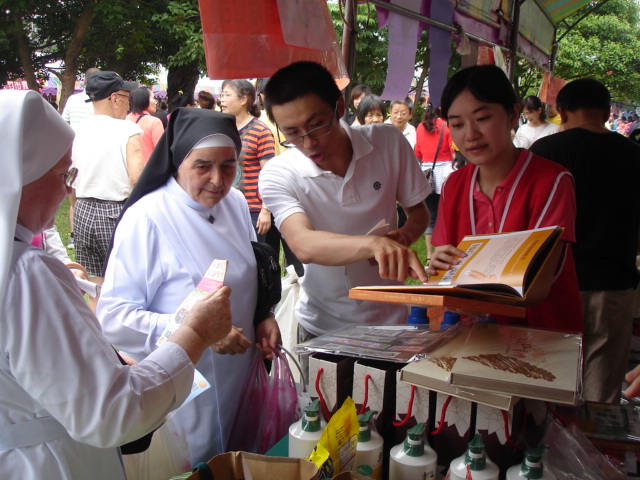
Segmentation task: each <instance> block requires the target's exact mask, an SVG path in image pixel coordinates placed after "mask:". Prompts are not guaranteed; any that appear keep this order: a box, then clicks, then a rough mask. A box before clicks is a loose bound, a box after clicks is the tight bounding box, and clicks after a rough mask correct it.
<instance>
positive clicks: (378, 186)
mask: <svg viewBox="0 0 640 480" xmlns="http://www.w3.org/2000/svg"><path fill="white" fill-rule="evenodd" d="M373 188H374V190H380V189H381V188H382V184H381V183H380V182H373Z"/></svg>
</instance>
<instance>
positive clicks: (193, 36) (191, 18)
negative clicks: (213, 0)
mask: <svg viewBox="0 0 640 480" xmlns="http://www.w3.org/2000/svg"><path fill="white" fill-rule="evenodd" d="M151 20H152V21H153V22H154V23H155V24H156V25H158V27H159V28H160V29H161V30H162V32H163V35H166V36H167V37H168V38H170V39H171V45H170V47H169V48H168V49H167V50H169V51H172V52H173V53H171V54H169V55H168V56H167V59H166V62H165V65H167V66H169V67H172V66H176V67H180V66H184V65H187V64H189V63H192V62H194V61H198V63H199V64H200V65H201V69H202V70H204V68H205V66H204V45H203V42H202V24H201V23H200V13H199V10H198V2H197V0H184V1H178V0H170V1H169V2H168V4H167V9H166V11H165V12H162V13H158V14H155V15H153V16H152V17H151Z"/></svg>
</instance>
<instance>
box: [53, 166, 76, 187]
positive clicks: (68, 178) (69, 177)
mask: <svg viewBox="0 0 640 480" xmlns="http://www.w3.org/2000/svg"><path fill="white" fill-rule="evenodd" d="M51 171H52V172H56V173H61V174H62V178H64V184H65V185H66V186H67V187H69V188H71V187H73V182H75V181H76V177H77V176H78V169H77V168H76V167H71V168H70V169H69V171H68V172H65V171H64V170H58V169H56V168H52V169H51Z"/></svg>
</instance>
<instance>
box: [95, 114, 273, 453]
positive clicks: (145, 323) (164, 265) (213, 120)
mask: <svg viewBox="0 0 640 480" xmlns="http://www.w3.org/2000/svg"><path fill="white" fill-rule="evenodd" d="M240 149H241V142H240V137H239V136H238V132H237V129H236V126H235V118H234V117H233V116H230V115H226V114H223V113H219V112H214V111H211V110H202V109H192V108H179V109H177V110H175V111H174V112H173V113H172V114H171V119H170V121H169V125H168V127H167V130H166V132H165V134H164V135H163V137H162V138H161V139H160V141H159V143H158V145H157V146H156V148H155V150H154V151H153V153H152V155H151V157H150V159H149V162H148V163H147V165H146V167H145V169H144V171H143V173H142V175H141V177H140V179H139V180H138V183H137V185H136V187H135V188H134V190H133V192H132V194H131V197H130V198H129V201H128V202H127V204H126V205H125V208H124V210H123V213H122V215H121V217H120V222H119V224H118V226H117V227H116V232H115V235H114V239H113V248H112V251H111V254H110V256H109V259H108V263H107V268H106V270H105V281H104V284H103V286H102V294H101V297H100V301H99V302H98V309H97V314H98V318H99V319H100V322H101V323H102V327H103V330H104V332H105V335H106V337H107V338H108V339H109V340H110V341H111V342H112V343H113V344H114V345H115V346H116V347H118V348H120V349H121V350H123V351H124V352H126V353H127V354H129V355H131V356H132V357H133V358H135V359H142V358H144V357H146V356H147V355H149V354H151V353H152V352H153V351H154V350H155V349H156V348H157V347H156V342H157V341H158V339H159V338H160V336H161V334H162V332H163V330H164V328H165V326H166V325H167V322H168V321H169V318H170V316H171V314H172V313H174V312H175V311H176V310H178V307H179V305H180V303H181V302H182V300H184V298H185V297H187V296H188V295H189V293H191V292H192V291H193V289H194V288H195V287H196V285H197V284H198V282H199V281H200V280H201V279H202V277H203V276H204V274H205V272H206V270H207V268H208V267H209V265H210V263H211V262H212V260H214V259H220V260H229V265H228V268H227V274H226V278H225V281H224V284H225V285H228V286H230V287H231V290H232V294H231V312H232V321H233V329H232V332H231V333H230V334H229V336H228V337H227V338H226V339H225V340H223V341H221V342H219V343H218V344H216V345H214V346H213V347H212V348H211V349H208V350H207V352H205V353H204V354H203V356H202V358H201V359H200V361H199V362H198V364H197V365H196V369H198V371H200V372H201V373H202V374H203V375H204V376H205V377H206V378H207V380H208V381H209V383H210V384H211V388H210V389H208V390H206V391H204V392H203V393H201V394H200V395H199V396H198V397H196V398H195V399H194V400H192V401H191V402H189V403H188V404H186V405H184V407H182V408H180V409H179V410H178V411H177V412H175V414H174V416H173V417H172V418H173V420H174V421H175V422H176V423H178V424H179V425H180V426H181V427H182V428H183V429H184V431H185V434H186V437H187V443H188V445H189V453H190V457H191V462H192V464H193V465H195V464H197V463H199V462H206V461H208V460H209V459H211V458H212V457H213V456H215V455H217V454H219V453H222V452H225V451H227V448H228V447H227V445H228V441H229V437H230V433H231V427H232V423H233V420H234V417H235V414H236V410H237V407H238V404H239V403H240V396H241V394H242V390H243V388H244V385H245V383H246V382H247V378H248V374H249V372H250V370H251V365H252V361H253V359H254V356H255V349H256V347H257V348H258V349H259V351H260V352H261V353H262V354H263V355H264V356H265V357H271V351H272V349H275V348H276V345H277V344H278V343H279V342H280V331H279V329H278V325H277V323H276V321H275V318H274V317H273V316H272V315H268V316H267V318H266V319H262V320H260V319H259V320H260V321H259V322H258V323H257V324H256V325H255V326H254V313H255V309H256V300H257V294H258V282H257V270H256V259H255V256H254V253H253V249H252V246H251V241H252V240H255V230H254V229H253V226H252V223H251V217H250V215H249V209H248V207H247V202H246V200H245V198H244V196H243V195H242V193H241V192H239V191H238V190H236V189H234V188H232V184H233V181H234V179H235V175H236V169H237V168H239V166H238V160H237V159H238V153H239V152H240ZM257 407H258V408H259V406H257Z"/></svg>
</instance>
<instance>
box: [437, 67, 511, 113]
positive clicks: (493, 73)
mask: <svg viewBox="0 0 640 480" xmlns="http://www.w3.org/2000/svg"><path fill="white" fill-rule="evenodd" d="M465 90H469V92H470V93H471V94H472V95H473V96H474V97H476V98H477V99H478V100H480V101H481V102H487V103H497V104H499V105H502V106H503V107H504V109H505V110H506V111H507V112H512V111H513V106H514V105H515V104H516V103H518V98H517V97H516V92H515V91H514V90H513V86H512V85H511V83H510V82H509V79H508V78H507V76H506V75H505V73H504V72H503V71H502V70H501V69H500V68H498V67H496V66H495V65H476V66H473V67H469V68H465V69H464V70H460V71H459V72H458V73H456V74H455V75H454V76H453V77H451V78H450V79H449V81H448V82H447V84H446V85H445V87H444V91H443V92H442V101H441V102H440V104H441V108H442V117H443V118H444V119H447V118H448V117H449V108H450V107H451V104H452V103H453V101H454V100H455V99H456V97H457V96H458V95H460V94H461V93H462V92H464V91H465Z"/></svg>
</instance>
